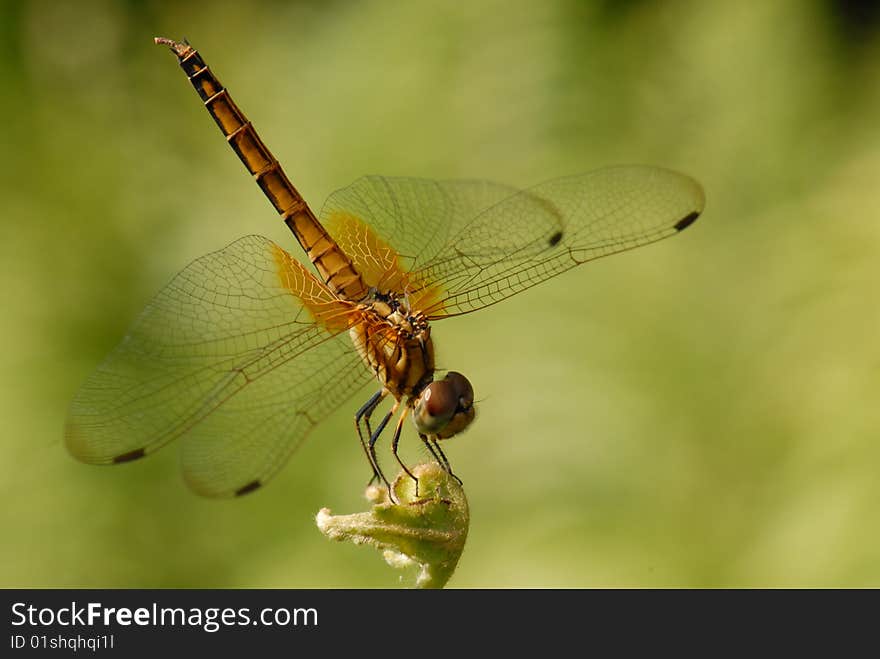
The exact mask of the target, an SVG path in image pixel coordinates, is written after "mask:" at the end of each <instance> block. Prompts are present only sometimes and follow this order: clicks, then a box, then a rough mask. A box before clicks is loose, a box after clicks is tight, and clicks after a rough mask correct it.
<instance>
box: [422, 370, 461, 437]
mask: <svg viewBox="0 0 880 659" xmlns="http://www.w3.org/2000/svg"><path fill="white" fill-rule="evenodd" d="M475 414H476V410H475V409H474V388H473V387H472V386H471V383H470V382H469V381H468V379H467V378H466V377H465V376H463V375H462V374H461V373H456V372H455V371H449V373H447V374H446V377H445V378H443V379H442V380H434V381H433V382H432V383H431V384H429V385H428V386H427V387H425V388H424V389H422V393H421V394H419V397H418V399H416V402H415V405H414V406H413V421H414V422H415V424H416V428H418V430H419V432H420V433H422V434H423V435H432V436H434V437H436V438H437V439H447V438H449V437H452V436H453V435H456V434H458V433H460V432H461V431H462V430H464V429H465V428H467V427H468V425H470V423H471V421H473V420H474V415H475Z"/></svg>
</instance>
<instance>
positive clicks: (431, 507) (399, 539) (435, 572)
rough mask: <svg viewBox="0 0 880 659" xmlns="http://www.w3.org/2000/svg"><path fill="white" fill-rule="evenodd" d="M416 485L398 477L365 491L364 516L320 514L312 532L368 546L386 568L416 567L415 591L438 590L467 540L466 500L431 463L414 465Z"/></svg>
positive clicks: (402, 475) (454, 482)
mask: <svg viewBox="0 0 880 659" xmlns="http://www.w3.org/2000/svg"><path fill="white" fill-rule="evenodd" d="M412 472H413V474H414V475H415V476H416V477H417V478H418V479H419V487H418V494H419V495H418V496H416V484H415V481H413V479H412V478H410V477H409V476H408V475H407V474H405V473H403V472H401V473H400V474H398V476H397V478H395V480H394V483H393V484H392V485H391V488H392V489H393V491H394V499H395V500H396V502H395V501H394V500H392V499H391V497H389V495H388V491H387V489H386V488H385V487H379V486H370V487H368V488H367V499H368V500H369V501H370V502H371V503H372V506H371V508H370V510H368V511H366V512H362V513H354V514H351V515H332V514H331V513H330V510H328V509H327V508H322V509H321V510H320V511H319V512H318V515H317V516H316V518H315V521H316V523H317V525H318V529H319V530H320V531H321V533H323V534H324V535H326V536H327V537H328V538H330V539H331V540H340V541H342V540H347V541H349V542H353V543H355V544H365V545H370V546H373V547H375V548H376V549H378V550H379V551H381V552H382V555H383V556H384V558H385V560H386V562H387V563H388V564H389V565H391V566H392V567H396V568H401V569H402V568H405V567H407V566H410V565H413V564H416V565H418V566H419V574H418V576H417V577H416V582H415V587H416V588H443V586H444V585H446V582H447V581H449V578H450V577H451V576H452V573H453V572H454V571H455V566H456V565H458V559H459V557H460V556H461V552H462V550H463V549H464V543H465V540H466V539H467V532H468V523H469V521H470V515H469V512H468V505H467V498H466V497H465V495H464V490H463V489H462V488H461V485H460V484H459V483H458V481H457V480H456V479H455V478H454V477H452V476H450V475H449V474H448V473H447V472H445V471H444V470H443V469H442V468H441V467H440V465H438V464H437V463H436V462H429V463H425V464H420V465H416V466H415V467H413V468H412Z"/></svg>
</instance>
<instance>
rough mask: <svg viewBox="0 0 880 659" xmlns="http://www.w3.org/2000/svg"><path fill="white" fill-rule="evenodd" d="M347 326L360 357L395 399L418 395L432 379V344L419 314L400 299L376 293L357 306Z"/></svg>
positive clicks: (421, 315)
mask: <svg viewBox="0 0 880 659" xmlns="http://www.w3.org/2000/svg"><path fill="white" fill-rule="evenodd" d="M358 311H359V318H358V319H357V322H355V323H354V324H353V325H352V326H351V328H350V329H349V335H350V336H351V340H352V342H353V343H354V345H355V348H357V350H358V353H359V354H360V355H361V358H362V359H363V360H364V362H365V363H366V364H367V366H369V367H370V369H371V370H372V371H373V372H374V373H375V374H376V377H377V378H378V380H379V382H380V383H381V384H382V385H383V386H384V387H385V388H386V389H387V390H388V391H389V392H390V393H391V394H392V395H393V396H394V397H395V398H396V399H397V400H400V399H401V398H403V397H410V396H415V395H418V393H419V392H421V391H422V389H424V388H425V387H426V386H427V385H428V384H429V383H430V382H431V381H432V380H433V379H434V344H433V342H432V341H431V327H430V325H429V324H428V321H427V319H426V318H425V317H424V315H423V314H420V313H416V314H411V313H409V310H408V309H407V308H406V306H405V305H404V304H402V302H401V300H400V299H399V298H398V297H396V296H394V295H388V294H376V295H375V296H374V298H373V299H372V300H369V301H367V302H364V303H362V304H360V305H359V306H358Z"/></svg>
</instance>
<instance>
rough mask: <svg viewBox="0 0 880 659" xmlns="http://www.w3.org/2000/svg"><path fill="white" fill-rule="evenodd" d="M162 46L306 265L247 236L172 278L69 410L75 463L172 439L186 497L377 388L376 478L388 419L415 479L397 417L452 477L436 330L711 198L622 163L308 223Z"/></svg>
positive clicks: (222, 102) (264, 461)
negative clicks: (382, 409) (369, 386)
mask: <svg viewBox="0 0 880 659" xmlns="http://www.w3.org/2000/svg"><path fill="white" fill-rule="evenodd" d="M155 42H156V43H157V44H160V45H164V46H167V47H169V48H170V49H171V51H172V52H173V53H174V54H175V55H176V56H177V59H178V61H179V64H180V66H181V68H182V69H183V71H184V72H185V74H186V76H187V77H188V79H189V81H190V82H191V83H192V86H193V87H194V88H195V90H196V92H197V93H198V95H199V97H200V98H201V100H202V101H203V103H204V106H205V107H206V108H207V110H208V112H209V113H210V115H211V116H212V117H213V118H214V120H215V122H216V123H217V125H218V126H219V128H220V130H221V132H222V133H223V135H224V137H225V138H226V141H227V142H228V143H229V145H230V146H231V147H232V149H233V150H234V151H235V153H236V154H237V155H238V157H239V158H240V159H241V161H242V163H243V164H244V166H245V168H246V169H247V170H248V172H249V173H250V174H251V175H252V177H253V179H254V181H255V182H256V183H257V185H258V186H259V187H260V189H261V190H262V191H263V193H264V194H265V195H266V196H267V197H268V199H269V201H270V202H271V203H272V205H273V206H274V208H275V210H276V211H278V213H279V214H280V216H281V219H282V220H283V222H284V223H285V224H286V225H287V227H288V228H289V229H290V231H291V232H292V233H293V235H294V237H295V238H296V240H297V242H298V243H299V245H300V247H301V248H302V250H303V251H304V253H305V255H306V256H307V257H308V260H309V261H310V262H311V264H312V266H313V269H309V268H308V267H307V266H306V265H304V264H303V263H301V262H300V261H299V260H297V259H296V258H294V257H293V256H292V255H291V254H290V253H288V252H287V251H285V250H284V249H283V248H282V247H280V246H279V245H278V244H276V243H275V242H273V241H271V240H269V239H267V238H264V237H261V236H256V235H252V236H246V237H244V238H240V239H239V240H237V241H235V242H233V243H232V244H230V245H228V246H227V247H225V248H223V249H221V250H219V251H217V252H214V253H211V254H208V255H206V256H203V257H201V258H199V259H197V260H195V261H194V262H192V263H191V264H190V265H189V266H188V267H186V268H185V269H184V270H182V271H181V272H180V273H179V274H177V276H175V277H174V278H173V279H172V280H171V281H170V283H168V284H167V285H166V286H165V288H163V289H162V290H161V291H160V292H159V293H158V294H157V295H156V297H155V298H154V299H153V300H152V301H151V302H150V303H149V304H148V305H147V307H146V308H145V309H144V311H143V312H142V313H141V314H140V316H139V317H138V318H137V319H136V320H135V321H134V323H133V325H132V327H131V328H130V330H129V332H128V333H127V335H126V336H125V337H124V338H123V339H122V342H121V343H120V344H119V345H118V346H117V347H116V348H115V350H113V351H112V352H111V353H110V354H109V355H108V357H107V358H106V359H105V361H104V362H103V363H101V364H100V366H98V368H97V369H96V370H95V372H94V373H93V374H92V375H91V376H90V377H89V378H88V379H87V380H86V381H85V383H84V384H83V385H82V387H81V388H80V389H79V390H78V392H77V394H76V395H75V398H74V400H73V402H72V403H71V406H70V410H69V414H68V417H67V421H66V425H65V433H64V434H65V443H66V446H67V448H68V450H69V451H70V453H72V454H73V456H74V457H76V458H78V459H79V460H81V461H84V462H86V463H91V464H106V465H109V464H120V463H127V462H130V461H132V460H137V459H140V458H143V457H144V456H147V455H150V454H151V453H153V452H155V451H156V450H158V449H160V448H162V447H163V446H165V445H166V444H168V443H170V442H172V441H174V440H176V439H180V440H181V442H180V446H181V447H180V461H181V467H182V471H183V475H184V480H185V481H186V483H187V484H188V485H189V486H190V487H191V488H192V489H193V490H194V491H195V492H197V493H199V494H202V495H206V496H213V497H231V496H239V495H244V494H247V493H249V492H253V491H255V490H257V489H258V488H260V487H261V486H263V485H264V484H266V483H267V482H268V481H269V480H270V479H271V478H272V477H273V476H274V475H275V474H277V473H278V471H279V470H280V469H281V468H282V467H283V466H284V465H285V463H287V461H288V460H289V458H290V457H291V455H292V454H293V453H294V452H295V450H296V449H297V447H298V446H300V445H301V444H302V442H303V440H304V439H305V438H306V436H307V435H309V433H310V432H311V431H312V430H313V429H314V428H315V427H316V426H317V425H318V424H319V423H321V421H322V420H324V419H325V418H326V417H327V416H328V415H330V414H331V413H332V412H333V411H335V410H336V409H337V408H339V407H340V406H342V405H343V404H344V403H345V402H346V401H348V400H349V399H350V398H352V397H353V396H354V394H355V393H356V392H357V391H359V390H361V389H363V388H364V387H365V385H366V383H367V382H369V381H373V382H374V383H378V389H377V390H376V392H375V393H374V394H373V395H372V396H370V397H369V399H368V400H366V401H365V402H364V403H363V404H362V405H361V406H360V407H359V408H358V409H357V411H356V414H355V427H356V430H357V435H358V437H359V440H360V443H361V446H362V447H363V450H364V453H365V455H366V457H367V460H368V461H369V463H370V467H371V468H372V472H373V480H372V481H371V482H373V481H376V480H380V481H382V482H383V483H384V484H385V485H386V486H387V485H388V480H387V478H386V477H385V475H384V473H383V471H382V469H381V468H380V465H379V460H378V459H377V453H376V444H377V441H378V439H379V438H380V436H381V435H382V434H383V433H384V432H385V430H386V428H387V427H388V425H389V423H391V422H392V420H393V419H396V420H395V421H394V422H393V428H394V429H393V433H392V438H391V442H390V444H391V452H392V454H393V455H394V457H395V458H396V460H397V462H398V463H399V464H400V466H401V468H402V469H403V470H404V471H405V472H406V473H408V474H409V475H410V476H411V477H413V478H415V477H414V476H413V475H412V472H411V470H410V469H409V468H408V467H407V465H406V464H405V463H404V461H403V460H402V459H401V457H400V456H399V454H398V445H399V440H400V437H401V432H402V429H403V427H404V424H405V420H406V418H407V417H409V418H411V419H412V422H413V423H414V425H415V428H416V431H417V434H418V436H419V438H420V439H421V441H422V442H423V443H424V446H425V447H427V449H428V450H429V451H430V453H431V455H432V456H433V458H434V459H435V460H437V462H439V463H440V465H441V466H442V467H443V468H444V469H445V470H446V471H447V472H449V473H450V474H453V472H452V468H451V466H450V463H449V460H448V459H447V457H446V455H445V453H444V451H443V450H442V448H441V446H440V442H443V441H445V440H448V439H449V438H451V437H454V436H456V435H458V434H459V433H461V432H462V431H464V430H465V429H466V428H468V427H469V426H470V424H471V422H472V421H473V420H474V418H475V415H476V409H475V403H474V389H473V387H472V385H471V383H470V382H469V381H468V379H467V378H466V377H465V376H464V375H462V374H461V373H459V372H457V371H448V372H446V373H445V375H444V376H443V377H439V373H437V370H438V369H436V367H435V357H434V344H433V339H432V333H431V331H432V323H434V322H435V321H440V320H445V319H447V318H451V317H454V316H460V315H463V314H469V313H472V312H475V311H479V310H482V309H485V308H487V307H490V306H492V305H494V304H496V303H498V302H501V301H502V300H505V299H507V298H510V297H512V296H513V295H516V294H517V293H520V292H522V291H525V290H527V289H530V288H532V287H533V286H536V285H537V284H540V283H542V282H544V281H546V280H548V279H551V278H553V277H555V276H556V275H559V274H561V273H563V272H565V271H567V270H570V269H571V268H574V267H576V266H578V265H580V264H582V263H586V262H588V261H592V260H594V259H598V258H601V257H604V256H608V255H611V254H617V253H620V252H626V251H628V250H631V249H634V248H636V247H639V246H642V245H647V244H650V243H654V242H657V241H659V240H662V239H664V238H667V237H669V236H673V235H675V234H677V233H679V232H681V231H682V230H684V229H686V228H687V227H689V226H691V225H692V224H693V223H694V221H695V220H696V219H697V218H698V217H699V215H700V214H701V212H702V211H703V207H704V205H705V197H704V193H703V189H702V187H701V186H700V184H699V183H698V182H696V181H695V180H694V179H692V178H691V177H689V176H686V175H684V174H681V173H677V172H674V171H671V170H668V169H663V168H659V167H649V166H617V167H608V168H604V169H599V170H595V171H592V172H589V173H586V174H581V175H575V176H568V177H563V178H557V179H554V180H550V181H547V182H545V183H541V184H539V185H536V186H534V187H531V188H527V189H517V188H514V187H511V186H507V185H503V184H498V183H492V182H488V181H482V180H450V181H434V180H427V179H418V178H394V177H382V176H366V177H364V178H361V179H359V180H357V181H355V182H354V183H353V184H351V185H350V186H348V187H346V188H342V189H340V190H338V191H337V192H334V193H333V194H331V195H330V197H329V198H328V199H327V200H326V202H325V204H324V206H323V208H322V210H321V212H320V214H318V215H316V214H315V213H314V212H313V211H312V210H311V208H310V207H309V205H308V204H307V203H306V201H305V200H304V198H303V197H302V196H301V195H300V194H299V192H298V191H297V190H296V188H295V187H294V186H293V185H292V184H291V182H290V180H289V179H288V177H287V175H286V174H285V173H284V171H283V170H282V168H281V165H280V164H279V162H278V161H277V160H276V158H275V157H274V156H273V155H272V153H271V152H270V151H269V149H268V148H267V147H266V145H265V144H264V143H263V141H262V140H261V139H260V137H259V136H258V135H257V132H256V130H255V129H254V126H253V124H252V123H251V122H250V121H249V120H248V119H247V118H246V117H245V115H244V114H243V113H242V111H241V110H240V109H239V108H238V106H237V105H236V104H235V102H234V101H233V100H232V98H231V97H230V95H229V92H228V91H227V90H226V88H225V87H224V86H223V85H221V84H220V82H219V80H218V79H217V77H216V76H215V75H214V73H213V72H212V71H211V69H209V68H208V66H207V65H206V64H205V61H204V59H203V58H202V56H201V55H200V54H199V53H198V52H197V51H196V50H195V49H194V48H193V47H192V46H190V45H189V43H188V42H186V41H182V42H177V41H173V40H170V39H166V38H162V37H157V38H156V39H155ZM388 398H390V399H391V401H393V402H391V404H390V409H389V410H388V411H387V412H386V413H385V414H384V415H381V416H380V417H377V419H378V423H374V418H373V413H374V412H375V411H376V410H377V408H378V407H379V405H380V404H381V403H382V402H383V401H384V400H385V399H388ZM453 475H454V474H453ZM389 489H390V488H389Z"/></svg>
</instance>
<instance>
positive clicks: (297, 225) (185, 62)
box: [156, 37, 367, 300]
mask: <svg viewBox="0 0 880 659" xmlns="http://www.w3.org/2000/svg"><path fill="white" fill-rule="evenodd" d="M156 43H158V44H164V45H166V46H168V47H169V48H171V50H172V52H174V54H175V55H177V58H178V60H179V61H180V67H181V68H182V69H183V71H184V72H185V73H186V76H187V78H188V79H189V81H190V83H191V84H192V86H193V87H194V88H195V90H196V92H197V93H198V95H199V96H200V97H201V99H202V101H203V102H204V104H205V107H206V108H207V110H208V112H209V113H210V115H211V116H212V117H213V118H214V121H215V122H216V123H217V126H219V128H220V130H221V132H222V133H223V135H224V137H226V141H227V142H228V143H229V146H231V147H232V150H233V151H235V153H236V154H237V155H238V157H239V159H241V162H242V163H243V164H244V166H245V168H247V170H248V172H250V173H251V175H252V176H253V177H254V180H255V181H256V182H257V185H258V186H260V189H261V190H262V191H263V194H265V195H266V197H267V198H268V199H269V201H270V202H271V203H272V206H274V207H275V210H276V211H278V213H279V214H280V215H281V217H282V219H283V220H284V223H285V224H286V225H287V227H288V228H289V229H290V231H291V232H292V233H293V235H294V236H295V237H296V239H297V241H299V244H300V245H301V246H302V248H303V250H305V252H306V254H307V255H308V257H309V260H310V261H311V262H312V264H313V265H314V266H315V268H316V269H317V270H318V273H319V274H320V275H321V277H322V279H323V280H324V282H325V283H326V284H327V285H328V286H329V287H330V289H331V290H332V291H333V292H334V293H336V294H337V295H339V296H340V297H343V298H345V299H348V300H361V299H363V298H364V297H366V295H367V287H366V285H365V284H364V282H363V278H362V277H361V275H360V273H359V272H358V271H357V269H356V268H355V267H354V265H353V264H352V262H351V259H350V258H349V257H348V256H346V255H345V254H344V253H343V252H342V250H340V249H339V246H338V245H337V244H336V242H335V241H334V240H333V238H331V237H330V235H329V234H328V233H327V231H326V230H325V229H324V227H323V226H321V223H320V222H319V221H318V219H317V218H316V217H315V214H314V213H313V212H312V209H311V208H309V206H308V204H307V203H306V201H305V199H303V197H302V195H301V194H300V193H299V192H298V191H297V189H296V188H295V187H294V186H293V184H292V183H291V182H290V179H288V178H287V174H285V173H284V170H283V169H282V168H281V165H280V163H279V162H278V160H276V158H275V156H273V155H272V152H271V151H269V148H268V147H267V146H266V145H265V144H264V143H263V141H262V140H261V139H260V136H259V135H257V131H256V130H255V129H254V127H253V124H251V122H250V121H248V119H247V117H245V115H244V113H243V112H242V111H241V110H240V109H239V107H238V106H237V105H236V104H235V101H233V100H232V97H231V96H230V95H229V92H228V91H227V90H226V88H225V87H224V86H223V85H222V84H221V83H220V81H219V80H218V79H217V77H216V76H215V75H214V74H213V73H212V72H211V69H210V68H208V65H207V64H205V61H204V60H203V59H202V56H201V55H199V53H198V51H196V50H195V49H194V48H193V47H192V46H190V45H189V44H187V43H178V42H176V41H172V40H170V39H164V38H161V37H159V38H157V39H156Z"/></svg>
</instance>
